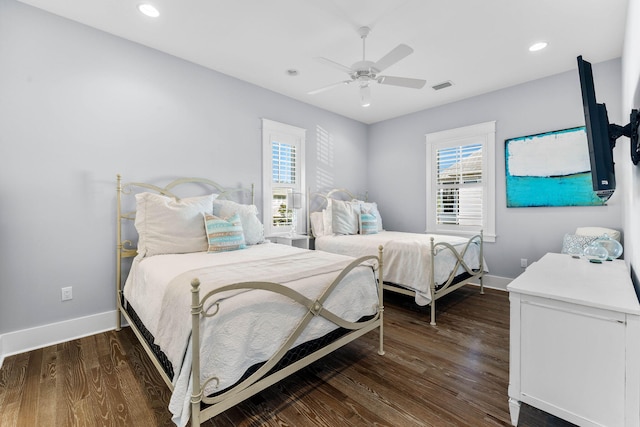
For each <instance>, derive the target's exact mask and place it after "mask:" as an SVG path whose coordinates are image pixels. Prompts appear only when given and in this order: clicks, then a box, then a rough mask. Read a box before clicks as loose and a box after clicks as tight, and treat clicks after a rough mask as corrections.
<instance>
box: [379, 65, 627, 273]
mask: <svg viewBox="0 0 640 427" xmlns="http://www.w3.org/2000/svg"><path fill="white" fill-rule="evenodd" d="M587 59H588V58H587ZM593 68H594V79H595V85H596V90H597V94H598V100H599V101H600V102H602V101H606V103H607V107H608V110H609V117H610V119H611V121H616V122H618V123H619V122H620V120H618V118H619V117H620V105H621V100H620V99H621V98H620V73H621V62H620V60H619V59H618V60H612V61H607V62H605V63H601V64H594V67H593ZM491 120H495V121H496V189H495V191H496V233H497V238H496V242H495V243H487V244H486V245H485V249H486V250H485V254H486V259H487V264H488V266H489V271H490V274H491V275H496V276H502V277H507V278H514V277H516V276H517V275H518V274H520V273H521V272H522V271H523V269H522V268H521V267H520V259H521V258H526V259H528V261H529V263H531V262H534V261H536V260H538V259H539V258H540V257H541V256H542V255H544V254H545V253H546V252H554V251H555V252H558V251H560V249H561V248H562V238H563V236H564V234H565V233H573V232H574V231H575V229H576V227H577V226H588V225H598V226H605V227H611V228H616V229H621V224H622V201H623V198H624V196H623V195H622V193H623V192H624V188H622V189H621V188H620V186H619V187H618V191H617V192H616V193H615V194H614V196H613V197H612V198H611V199H610V200H609V203H608V206H604V207H601V206H597V207H591V206H590V207H556V208H544V207H540V208H509V209H507V207H506V195H505V164H504V141H505V139H509V138H513V137H518V136H525V135H532V134H536V133H541V132H548V131H553V130H558V129H565V128H570V127H574V126H582V125H584V116H583V113H582V98H581V94H580V84H579V81H578V73H577V70H576V71H572V72H568V73H563V74H560V75H555V76H552V77H549V78H545V79H540V80H536V81H532V82H528V83H525V84H522V85H518V86H514V87H510V88H507V89H504V90H500V91H496V92H493V93H489V94H486V95H482V96H478V97H474V98H470V99H467V100H464V101H460V102H456V103H452V104H448V105H445V106H442V107H439V108H433V109H429V110H425V111H421V112H418V113H414V114H410V115H406V116H403V117H399V118H396V119H392V120H387V121H384V122H380V123H376V124H374V125H371V126H370V129H369V153H368V154H369V179H368V182H369V194H370V198H371V200H378V201H381V203H380V205H381V206H380V213H381V215H382V218H383V221H384V226H385V228H387V229H394V230H399V231H412V232H423V231H424V230H425V228H426V216H425V209H426V182H425V180H426V160H425V159H426V145H425V134H427V133H431V132H436V131H441V130H446V129H452V128H457V127H461V126H467V125H472V124H476V123H482V122H486V121H491ZM625 123H626V122H625ZM623 154H624V155H625V156H626V157H624V156H623V157H624V160H625V161H628V160H627V158H628V150H625V151H624V153H622V152H621V150H620V149H618V150H616V152H615V156H616V158H618V157H619V156H622V155H623ZM399 189H402V191H399Z"/></svg>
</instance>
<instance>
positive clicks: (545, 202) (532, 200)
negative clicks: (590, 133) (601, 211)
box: [505, 126, 604, 208]
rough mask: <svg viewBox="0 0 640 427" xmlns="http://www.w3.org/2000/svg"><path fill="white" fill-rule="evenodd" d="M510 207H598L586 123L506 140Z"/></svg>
mask: <svg viewBox="0 0 640 427" xmlns="http://www.w3.org/2000/svg"><path fill="white" fill-rule="evenodd" d="M505 163H506V186H507V207H509V208H521V207H534V206H596V205H603V204H604V202H603V201H602V200H601V199H600V198H599V197H598V196H597V195H596V194H595V192H594V191H593V185H592V182H591V163H590V161H589V146H588V143H587V133H586V130H585V127H584V126H581V127H576V128H570V129H563V130H558V131H553V132H547V133H540V134H537V135H529V136H522V137H519V138H512V139H507V140H506V141H505Z"/></svg>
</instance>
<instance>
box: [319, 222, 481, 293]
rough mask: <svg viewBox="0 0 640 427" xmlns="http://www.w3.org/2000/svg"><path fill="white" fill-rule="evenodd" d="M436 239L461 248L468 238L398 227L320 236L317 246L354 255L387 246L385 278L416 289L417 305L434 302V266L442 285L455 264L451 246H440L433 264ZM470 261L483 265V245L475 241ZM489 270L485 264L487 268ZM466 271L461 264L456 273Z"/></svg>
mask: <svg viewBox="0 0 640 427" xmlns="http://www.w3.org/2000/svg"><path fill="white" fill-rule="evenodd" d="M432 237H433V238H434V242H435V243H439V242H447V243H449V244H451V245H452V246H453V247H454V248H455V250H456V251H457V252H459V253H460V252H462V251H463V250H464V248H465V245H466V244H467V242H468V239H466V238H463V237H458V236H448V235H441V234H419V233H406V232H399V231H381V232H378V233H376V234H353V235H333V236H321V237H317V238H316V240H315V249H316V250H320V251H325V252H330V253H334V254H344V255H352V256H355V257H359V256H365V255H377V252H378V246H380V245H382V246H383V247H384V280H385V282H390V283H393V284H395V285H399V286H402V287H404V288H406V289H410V290H412V291H415V293H416V295H415V301H416V304H418V305H427V304H429V303H430V302H431V293H430V283H431V269H432V268H433V272H434V279H435V283H436V286H439V285H442V284H443V283H444V282H446V281H447V279H448V278H449V276H450V274H451V272H452V270H453V269H454V268H455V267H456V261H457V257H456V255H455V254H453V253H452V252H451V251H450V250H446V249H439V250H438V251H437V253H436V255H435V257H434V265H433V266H432V265H431V256H430V253H431V238H432ZM463 259H464V261H465V262H466V263H467V265H468V266H469V267H470V268H472V269H474V270H477V269H478V268H479V267H480V245H479V243H474V244H471V245H470V246H469V249H468V250H467V251H466V253H465V255H464V258H463ZM485 270H486V268H485ZM463 273H465V270H464V268H463V267H459V268H458V271H456V273H455V274H456V275H458V274H463Z"/></svg>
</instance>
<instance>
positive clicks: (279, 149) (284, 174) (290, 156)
mask: <svg viewBox="0 0 640 427" xmlns="http://www.w3.org/2000/svg"><path fill="white" fill-rule="evenodd" d="M271 153H272V157H271V158H272V180H273V183H274V184H295V183H296V146H295V145H292V144H285V143H282V142H277V141H273V142H272V145H271Z"/></svg>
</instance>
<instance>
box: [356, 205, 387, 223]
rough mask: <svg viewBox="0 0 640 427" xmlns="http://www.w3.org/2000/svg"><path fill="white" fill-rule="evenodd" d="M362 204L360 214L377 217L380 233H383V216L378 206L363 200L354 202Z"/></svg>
mask: <svg viewBox="0 0 640 427" xmlns="http://www.w3.org/2000/svg"><path fill="white" fill-rule="evenodd" d="M354 201H355V202H358V203H360V212H362V213H369V214H372V215H373V216H375V217H376V219H377V220H378V231H382V230H383V229H382V216H380V212H379V211H378V204H377V203H376V202H363V201H362V200H354Z"/></svg>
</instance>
